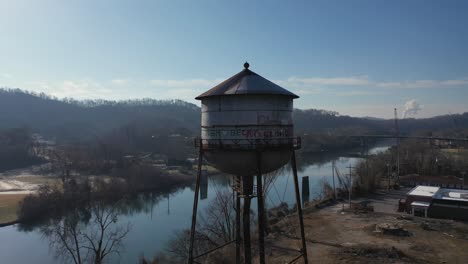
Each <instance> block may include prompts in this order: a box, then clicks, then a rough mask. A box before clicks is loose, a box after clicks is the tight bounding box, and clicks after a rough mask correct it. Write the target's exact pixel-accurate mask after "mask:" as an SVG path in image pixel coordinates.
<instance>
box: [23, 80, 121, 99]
mask: <svg viewBox="0 0 468 264" xmlns="http://www.w3.org/2000/svg"><path fill="white" fill-rule="evenodd" d="M25 86H26V89H27V90H33V91H38V92H43V93H46V94H49V95H53V96H56V97H59V98H64V97H72V98H76V99H89V98H113V97H114V96H113V92H114V91H113V89H111V88H107V87H104V86H103V85H101V84H100V83H99V82H95V81H92V80H79V81H72V80H65V81H61V82H46V81H35V82H28V83H26V84H25Z"/></svg>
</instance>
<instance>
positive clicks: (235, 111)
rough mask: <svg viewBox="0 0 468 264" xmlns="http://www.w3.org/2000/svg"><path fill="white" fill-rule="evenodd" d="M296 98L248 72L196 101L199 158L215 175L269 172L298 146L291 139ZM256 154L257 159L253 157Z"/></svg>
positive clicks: (284, 162) (247, 174) (283, 163)
mask: <svg viewBox="0 0 468 264" xmlns="http://www.w3.org/2000/svg"><path fill="white" fill-rule="evenodd" d="M296 98H299V96H297V95H295V94H293V93H291V92H290V91H288V90H286V89H284V88H282V87H280V86H278V85H276V84H274V83H273V82H271V81H269V80H267V79H265V78H263V77H262V76H260V75H258V74H256V73H255V72H253V71H251V70H249V64H248V63H245V64H244V69H243V70H242V71H241V72H239V73H238V74H236V75H234V76H232V77H231V78H229V79H227V80H225V81H224V82H222V83H220V84H219V85H217V86H215V87H214V88H212V89H210V90H208V91H207V92H205V93H203V94H201V95H199V96H198V97H196V99H197V100H201V104H202V118H201V139H200V140H199V141H198V142H199V144H200V147H201V149H202V150H203V152H204V157H205V158H206V159H207V161H208V162H210V163H211V164H213V165H214V166H215V167H216V168H217V169H219V170H220V171H223V172H226V173H229V174H234V175H239V176H250V175H254V174H256V173H257V165H258V161H257V157H259V156H260V157H261V158H260V159H261V170H262V172H263V173H268V172H271V171H274V170H276V169H278V168H280V167H282V166H283V165H285V164H286V163H287V162H288V161H289V159H290V158H291V153H292V152H291V150H293V149H295V148H298V147H300V146H299V145H300V140H298V138H296V137H294V124H293V117H292V115H293V99H296ZM259 152H261V155H258V153H259Z"/></svg>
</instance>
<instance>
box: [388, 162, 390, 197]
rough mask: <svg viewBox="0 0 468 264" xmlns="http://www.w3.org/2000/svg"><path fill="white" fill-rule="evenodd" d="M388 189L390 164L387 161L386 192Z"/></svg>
mask: <svg viewBox="0 0 468 264" xmlns="http://www.w3.org/2000/svg"><path fill="white" fill-rule="evenodd" d="M389 191H390V164H388V163H387V192H389Z"/></svg>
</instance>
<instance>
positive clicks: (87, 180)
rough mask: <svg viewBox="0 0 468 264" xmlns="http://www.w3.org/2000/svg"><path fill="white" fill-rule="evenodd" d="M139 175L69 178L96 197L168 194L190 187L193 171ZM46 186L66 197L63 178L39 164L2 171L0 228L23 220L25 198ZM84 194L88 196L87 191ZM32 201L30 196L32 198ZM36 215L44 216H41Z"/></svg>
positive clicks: (36, 197) (111, 197) (76, 176)
mask: <svg viewBox="0 0 468 264" xmlns="http://www.w3.org/2000/svg"><path fill="white" fill-rule="evenodd" d="M146 174H147V173H146ZM140 176H142V174H141V172H140V174H138V175H135V176H133V177H127V178H121V177H115V176H114V177H111V176H107V175H99V176H96V175H88V176H84V175H74V176H73V177H72V178H69V179H73V181H74V182H75V183H72V184H74V185H76V184H78V185H76V186H75V187H78V186H82V187H83V186H86V185H89V186H91V189H90V190H89V191H90V192H91V193H92V194H93V195H92V196H93V197H95V198H96V199H111V200H112V199H115V198H118V197H123V196H132V195H135V194H138V193H144V192H161V193H168V192H171V191H173V190H175V189H177V188H183V187H185V186H189V185H190V184H191V183H192V181H193V178H194V177H193V175H192V174H190V173H187V172H184V173H183V172H181V171H179V170H174V169H172V170H166V171H161V172H159V173H158V175H153V177H154V178H155V180H151V179H150V178H151V177H148V175H144V176H145V177H143V178H142V179H141V180H139V177H140ZM156 176H157V177H156ZM67 181H68V180H67ZM45 185H47V186H49V187H50V188H49V189H51V190H54V192H56V194H57V195H59V196H63V195H64V193H65V192H66V191H65V189H66V188H64V186H62V185H63V184H62V180H61V179H60V178H58V177H57V176H54V175H53V174H44V173H42V172H41V171H40V168H39V169H38V167H36V166H33V167H29V168H23V169H17V170H11V171H6V172H3V173H0V227H5V226H9V225H14V224H17V223H20V222H22V221H21V219H19V218H18V212H19V209H20V205H21V203H22V202H23V200H24V199H25V198H26V197H29V198H31V197H30V196H31V195H34V194H36V193H38V190H39V189H40V186H45ZM130 186H131V187H130ZM72 188H73V187H72ZM85 189H86V188H85ZM68 193H70V192H68ZM83 195H84V196H86V197H88V198H89V196H87V195H85V194H84V193H83ZM33 198H34V199H35V200H38V199H42V198H40V197H38V196H37V195H34V196H33ZM75 198H77V200H79V199H78V198H80V197H75ZM81 198H83V197H81ZM61 200H63V199H61ZM30 201H31V199H29V202H30ZM57 202H59V201H57ZM60 203H61V202H60ZM49 206H52V207H54V206H56V205H55V204H49ZM62 206H63V205H62ZM67 207H69V206H67ZM23 213H24V212H23ZM37 217H42V216H39V215H38V216H37Z"/></svg>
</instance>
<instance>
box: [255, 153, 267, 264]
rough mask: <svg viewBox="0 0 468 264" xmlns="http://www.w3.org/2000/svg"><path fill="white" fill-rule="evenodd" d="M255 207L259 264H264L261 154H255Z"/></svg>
mask: <svg viewBox="0 0 468 264" xmlns="http://www.w3.org/2000/svg"><path fill="white" fill-rule="evenodd" d="M257 169H258V174H257V206H258V208H257V209H258V255H259V257H260V264H265V211H264V209H265V208H264V206H263V187H262V153H261V152H257Z"/></svg>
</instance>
